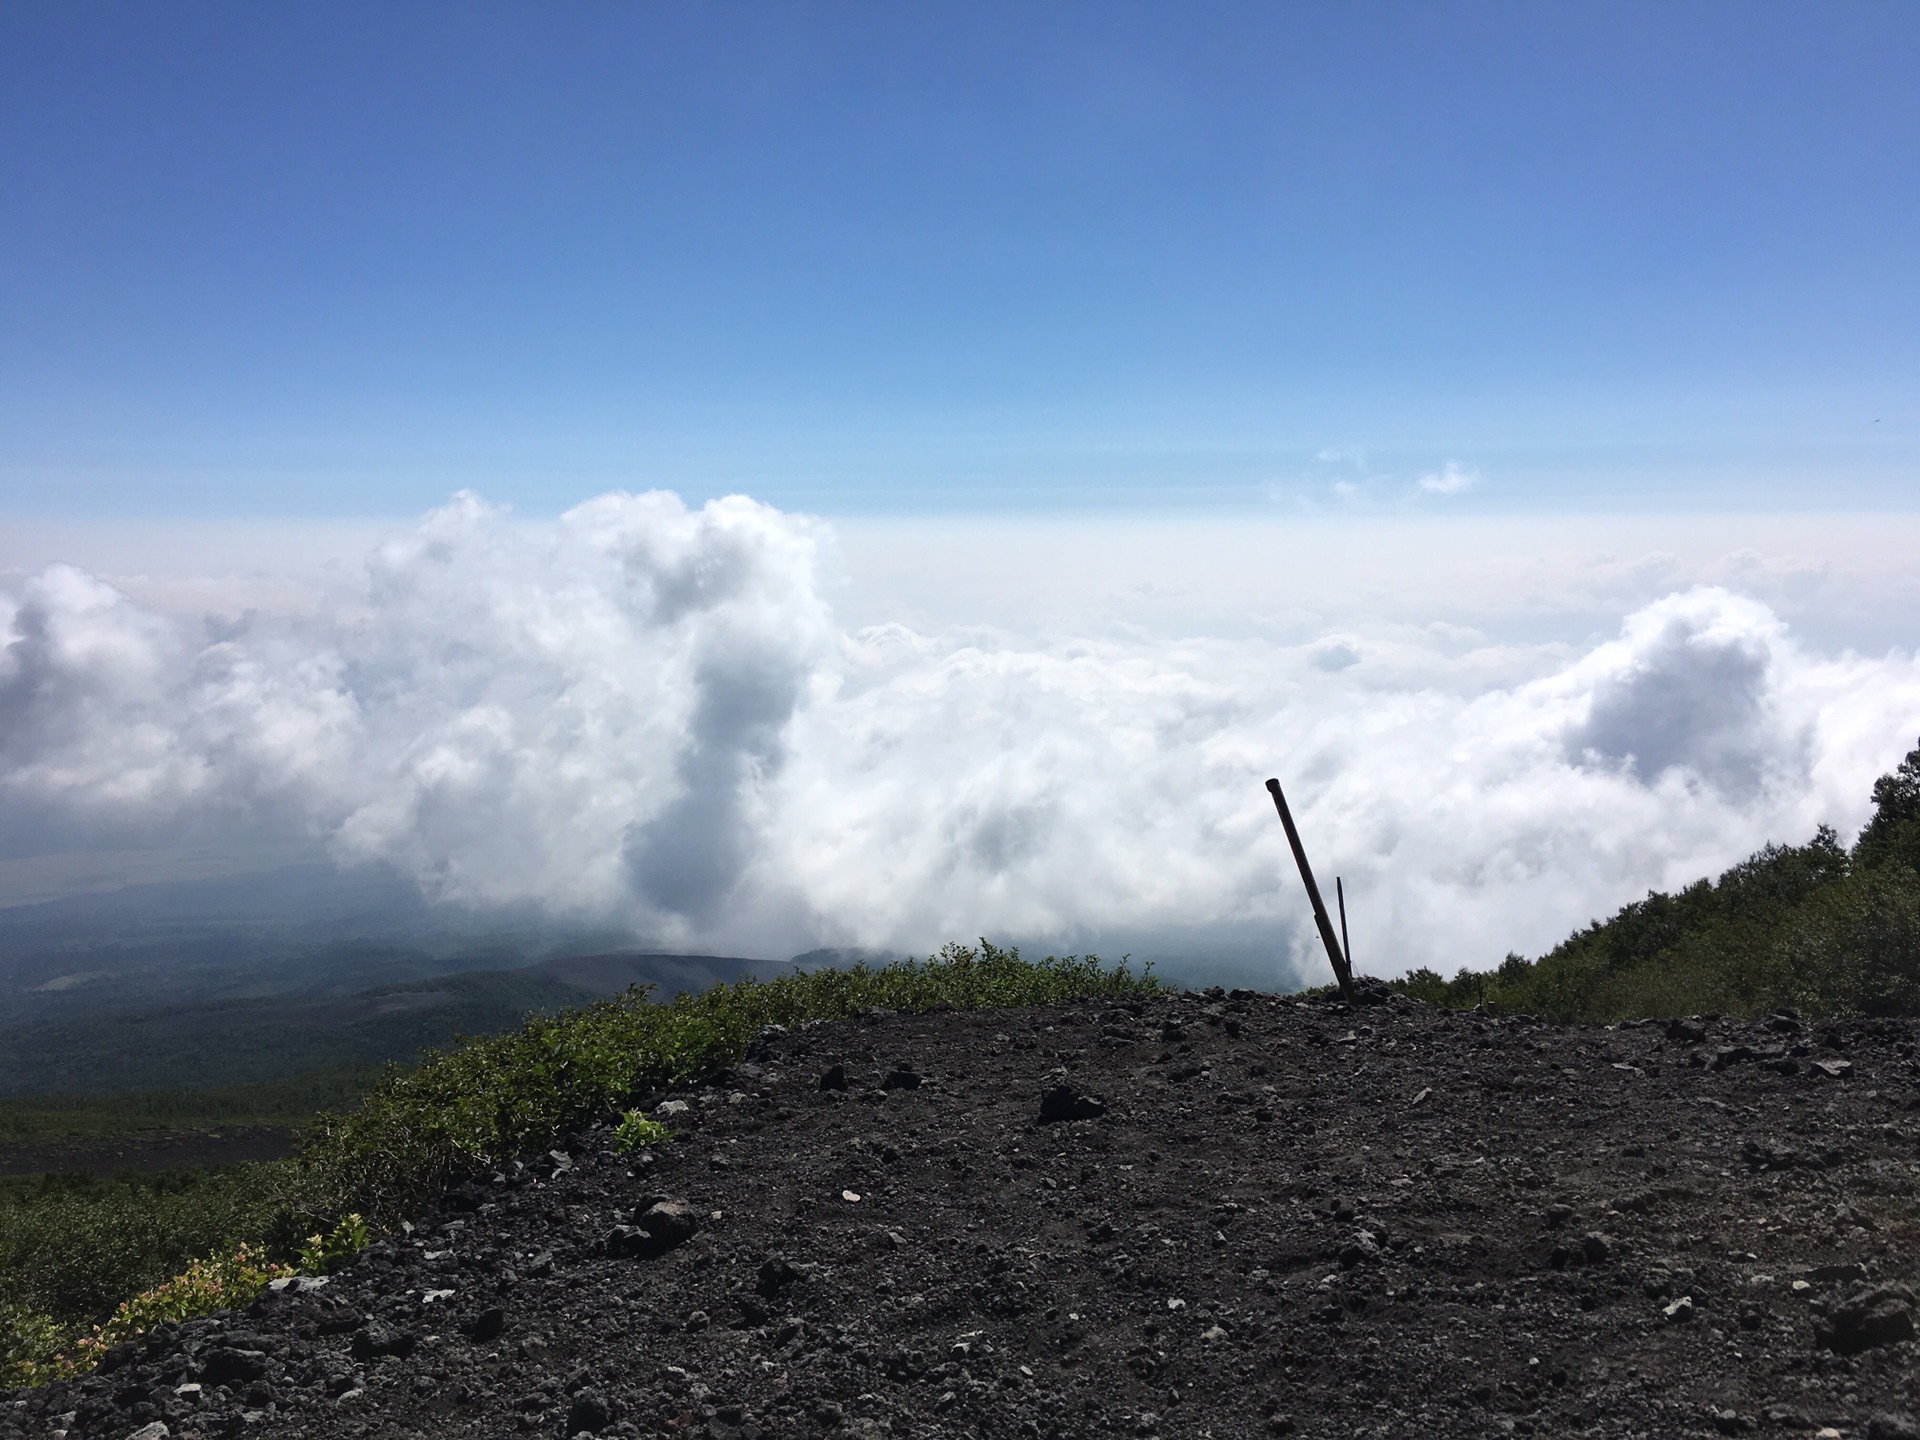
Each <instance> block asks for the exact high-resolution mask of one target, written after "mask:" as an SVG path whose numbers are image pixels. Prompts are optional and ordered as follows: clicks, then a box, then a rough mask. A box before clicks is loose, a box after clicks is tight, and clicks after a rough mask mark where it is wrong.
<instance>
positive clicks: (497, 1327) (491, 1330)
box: [467, 1305, 507, 1342]
mask: <svg viewBox="0 0 1920 1440" xmlns="http://www.w3.org/2000/svg"><path fill="white" fill-rule="evenodd" d="M506 1328H507V1312H506V1311H505V1310H502V1309H501V1308H500V1307H499V1306H498V1305H494V1306H491V1307H490V1308H488V1309H485V1310H482V1311H481V1312H480V1313H479V1314H478V1315H476V1316H475V1317H474V1319H473V1323H472V1324H471V1325H469V1326H468V1327H467V1334H468V1335H469V1336H471V1337H472V1338H473V1340H474V1341H476V1342H479V1341H482V1340H491V1339H493V1337H494V1336H496V1335H498V1334H499V1333H500V1332H501V1331H502V1330H504V1329H506Z"/></svg>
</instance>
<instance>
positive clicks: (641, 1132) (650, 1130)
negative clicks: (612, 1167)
mask: <svg viewBox="0 0 1920 1440" xmlns="http://www.w3.org/2000/svg"><path fill="white" fill-rule="evenodd" d="M672 1138H673V1131H671V1130H669V1129H668V1128H667V1127H666V1126H664V1125H662V1124H661V1123H660V1122H659V1121H658V1120H649V1119H647V1117H646V1116H645V1115H643V1114H642V1113H641V1112H640V1111H638V1110H629V1111H627V1113H626V1114H625V1115H622V1116H621V1117H620V1123H619V1124H618V1125H616V1126H615V1127H614V1131H613V1153H614V1154H616V1155H625V1154H626V1153H627V1152H628V1151H629V1150H641V1149H645V1148H646V1147H647V1146H649V1145H661V1144H664V1143H665V1142H667V1141H668V1140H671V1139H672Z"/></svg>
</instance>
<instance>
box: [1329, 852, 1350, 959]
mask: <svg viewBox="0 0 1920 1440" xmlns="http://www.w3.org/2000/svg"><path fill="white" fill-rule="evenodd" d="M1333 898H1334V899H1336V900H1338V901H1339V902H1340V953H1341V954H1343V955H1345V956H1346V957H1347V969H1348V970H1352V969H1353V946H1352V945H1351V944H1349V943H1348V941H1347V892H1346V888H1345V887H1344V886H1342V885H1341V883H1340V877H1339V876H1338V875H1336V876H1334V877H1333Z"/></svg>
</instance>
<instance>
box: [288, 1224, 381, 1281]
mask: <svg viewBox="0 0 1920 1440" xmlns="http://www.w3.org/2000/svg"><path fill="white" fill-rule="evenodd" d="M372 1240H373V1236H372V1234H371V1233H370V1232H369V1231H368V1229H367V1222H366V1221H365V1220H362V1219H361V1218H360V1217H359V1216H358V1215H348V1216H346V1217H345V1218H344V1219H342V1220H341V1221H340V1223H339V1224H337V1225H335V1226H334V1227H333V1229H332V1231H331V1232H330V1233H328V1234H327V1235H325V1236H322V1235H320V1234H318V1233H315V1234H312V1235H309V1236H308V1237H307V1243H306V1244H305V1245H304V1246H302V1247H301V1249H300V1260H299V1268H300V1269H301V1270H302V1271H303V1272H305V1273H306V1274H308V1275H325V1274H326V1273H327V1272H328V1271H330V1270H337V1269H338V1268H339V1267H340V1266H342V1265H344V1264H346V1263H347V1261H349V1260H351V1259H352V1258H353V1257H354V1256H356V1255H358V1254H359V1253H360V1252H361V1251H362V1250H364V1249H366V1248H367V1246H368V1245H369V1244H370V1243H371V1242H372Z"/></svg>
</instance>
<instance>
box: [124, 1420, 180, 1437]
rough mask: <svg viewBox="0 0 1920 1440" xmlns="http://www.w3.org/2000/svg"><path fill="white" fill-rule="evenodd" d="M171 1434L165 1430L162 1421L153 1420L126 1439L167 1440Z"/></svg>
mask: <svg viewBox="0 0 1920 1440" xmlns="http://www.w3.org/2000/svg"><path fill="white" fill-rule="evenodd" d="M172 1434H173V1432H172V1431H171V1430H169V1429H168V1428H167V1422H166V1421H164V1420H153V1421H150V1422H148V1423H147V1424H145V1425H142V1426H141V1427H140V1428H139V1429H138V1430H136V1431H134V1432H133V1433H132V1434H131V1435H129V1436H128V1437H127V1440H168V1437H169V1436H171V1435H172Z"/></svg>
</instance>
